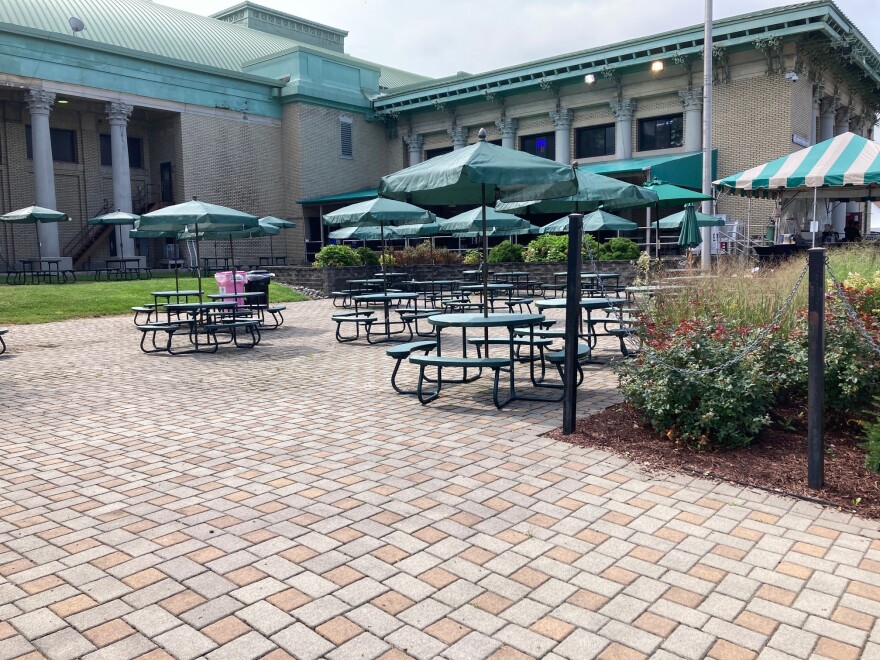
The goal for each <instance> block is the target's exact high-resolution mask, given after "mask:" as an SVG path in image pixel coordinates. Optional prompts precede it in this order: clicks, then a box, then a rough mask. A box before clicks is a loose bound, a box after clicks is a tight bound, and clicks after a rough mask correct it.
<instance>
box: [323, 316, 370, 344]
mask: <svg viewBox="0 0 880 660" xmlns="http://www.w3.org/2000/svg"><path fill="white" fill-rule="evenodd" d="M330 318H331V320H333V321H335V322H336V341H338V342H340V343H342V344H344V343H347V342H350V341H355V340H356V339H359V338H360V336H361V326H364V328H365V331H367V332H368V331H369V328H370V326H372V325H373V323H375V322H376V321H377V320H378V319H377V318H376V316H375V312H374V311H373V310H367V311H364V312H345V313H342V314H334V315H333V316H331V317H330ZM349 323H353V324H354V328H355V333H354V336H351V335H347V336H346V335H343V334H342V332H341V331H342V326H343V324H349Z"/></svg>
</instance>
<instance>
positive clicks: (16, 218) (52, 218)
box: [0, 206, 70, 260]
mask: <svg viewBox="0 0 880 660" xmlns="http://www.w3.org/2000/svg"><path fill="white" fill-rule="evenodd" d="M68 220H70V216H69V215H67V214H66V213H62V212H61V211H53V210H52V209H47V208H43V207H42V206H28V207H25V208H23V209H18V210H17V211H10V212H9V213H6V214H5V215H0V221H2V222H8V223H10V224H22V225H23V224H33V226H34V229H37V223H38V222H67V221H68ZM37 257H38V258H39V259H41V260H42V258H43V246H42V245H41V244H40V232H39V230H37Z"/></svg>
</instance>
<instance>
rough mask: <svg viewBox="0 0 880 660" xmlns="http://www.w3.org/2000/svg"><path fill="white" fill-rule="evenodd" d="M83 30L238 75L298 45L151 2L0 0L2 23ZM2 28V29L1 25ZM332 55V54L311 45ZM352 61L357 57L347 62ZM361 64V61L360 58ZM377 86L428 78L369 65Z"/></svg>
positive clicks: (95, 39)
mask: <svg viewBox="0 0 880 660" xmlns="http://www.w3.org/2000/svg"><path fill="white" fill-rule="evenodd" d="M72 16H75V17H77V18H79V19H81V20H82V21H83V22H84V23H85V26H86V29H85V31H83V32H81V33H80V34H79V35H78V36H77V39H83V40H85V41H89V42H92V43H93V44H106V45H109V46H115V47H118V48H126V49H130V50H133V51H139V52H142V53H146V54H150V55H155V56H159V57H165V58H169V59H173V60H180V61H182V62H187V63H193V64H198V65H202V66H208V67H214V68H218V69H226V70H230V71H235V72H240V71H241V70H242V65H243V63H245V62H248V61H252V60H256V59H259V58H261V57H265V56H267V55H271V54H272V53H277V52H279V51H283V50H288V49H290V48H292V47H294V46H297V45H302V44H300V42H298V41H294V40H293V39H288V38H285V37H279V36H276V35H273V34H268V33H266V32H261V31H258V30H252V29H249V28H246V27H242V26H239V25H234V24H232V23H227V22H225V21H219V20H217V19H214V18H210V17H208V16H200V15H198V14H192V13H190V12H186V11H182V10H180V9H175V8H174V7H169V6H167V5H163V4H159V3H156V2H151V1H149V0H2V2H0V24H3V23H7V24H10V25H14V26H20V27H25V28H32V29H36V30H42V31H44V32H49V33H53V34H62V35H66V36H70V34H71V29H70V25H69V24H68V20H69V19H70V17H72ZM0 30H2V25H0ZM309 48H312V49H315V50H319V51H322V52H325V53H327V54H330V55H333V56H335V57H349V56H347V55H344V54H342V53H338V52H336V51H332V50H328V49H324V48H320V47H318V46H312V45H309ZM351 59H352V60H355V58H351ZM360 61H363V60H360ZM373 66H374V67H378V68H379V70H380V77H379V84H380V86H381V87H385V88H388V87H394V86H399V85H403V84H412V83H416V82H421V81H425V80H429V78H427V77H426V76H419V75H417V74H411V73H407V72H404V71H400V70H399V69H394V68H386V67H382V66H381V65H376V64H373Z"/></svg>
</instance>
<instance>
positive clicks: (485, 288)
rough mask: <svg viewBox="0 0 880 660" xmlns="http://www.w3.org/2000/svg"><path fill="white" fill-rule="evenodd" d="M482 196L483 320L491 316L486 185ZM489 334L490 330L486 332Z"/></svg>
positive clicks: (481, 190) (481, 189)
mask: <svg viewBox="0 0 880 660" xmlns="http://www.w3.org/2000/svg"><path fill="white" fill-rule="evenodd" d="M480 195H481V199H482V207H481V210H482V215H483V318H486V317H488V316H489V234H488V231H487V229H486V184H485V183H483V184H480ZM486 332H487V333H488V329H487V330H486ZM488 348H489V345H488V344H486V349H487V350H486V354H487V355H488V353H489V351H488Z"/></svg>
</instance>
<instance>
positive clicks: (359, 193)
mask: <svg viewBox="0 0 880 660" xmlns="http://www.w3.org/2000/svg"><path fill="white" fill-rule="evenodd" d="M378 196H379V189H378V188H364V189H363V190H353V191H351V192H344V193H337V194H335V195H324V196H323V197H312V198H310V199H298V200H297V201H296V203H297V204H302V205H303V206H305V205H307V204H309V205H314V204H337V203H342V202H354V201H357V200H359V199H373V197H378Z"/></svg>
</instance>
